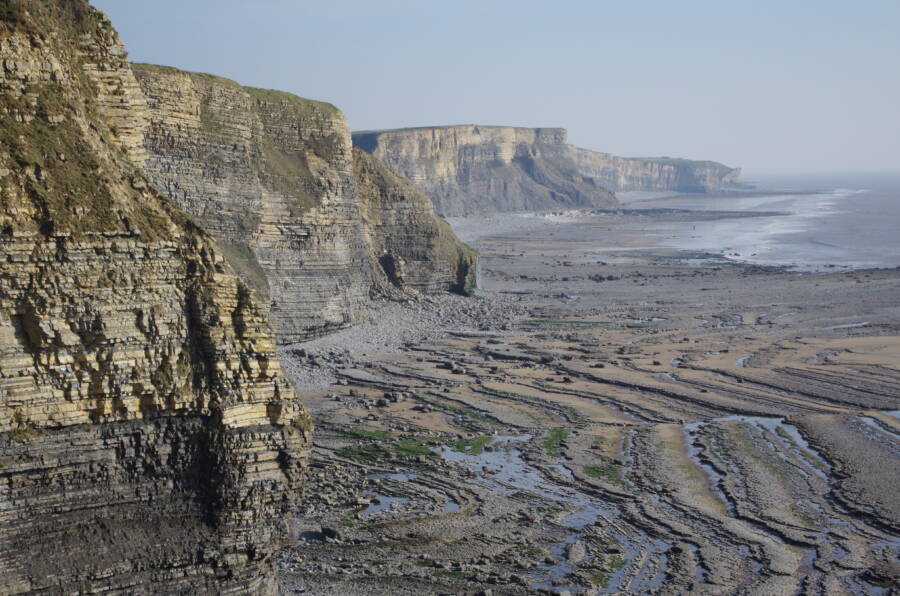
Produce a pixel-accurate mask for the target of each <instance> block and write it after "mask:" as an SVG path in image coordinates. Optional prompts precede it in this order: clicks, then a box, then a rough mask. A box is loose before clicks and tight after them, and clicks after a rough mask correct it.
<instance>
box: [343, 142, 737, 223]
mask: <svg viewBox="0 0 900 596" xmlns="http://www.w3.org/2000/svg"><path fill="white" fill-rule="evenodd" d="M566 137H567V133H566V130H565V129H562V128H513V127H504V126H475V125H461V126H442V127H434V128H411V129H398V130H384V131H367V132H358V133H354V135H353V142H354V143H355V144H356V145H357V146H359V147H360V148H361V149H363V150H365V151H367V152H368V153H371V154H373V155H375V156H376V157H378V158H379V159H381V160H382V161H384V162H385V163H386V164H387V165H388V166H390V167H391V168H393V169H395V170H396V171H397V172H398V173H399V174H401V175H402V176H405V177H407V178H409V179H410V180H412V181H413V182H414V183H415V184H416V185H418V186H419V187H420V188H422V189H423V190H424V191H425V192H427V193H428V195H429V196H430V197H431V199H432V201H433V202H434V205H435V209H436V210H437V212H438V213H440V214H442V215H445V216H458V215H471V214H477V213H491V212H502V211H546V210H553V209H560V208H573V207H599V208H605V209H608V208H615V207H616V206H617V203H616V200H615V198H614V196H613V194H612V193H613V192H615V191H627V190H672V191H679V192H707V191H715V190H719V189H722V188H725V187H728V186H731V185H734V184H736V183H737V181H738V178H739V176H740V170H739V169H734V168H729V167H727V166H724V165H722V164H719V163H716V162H711V161H691V160H682V159H671V158H625V157H616V156H614V155H610V154H608V153H598V152H595V151H589V150H587V149H579V148H577V147H573V146H572V145H569V144H568V143H567V142H566Z"/></svg>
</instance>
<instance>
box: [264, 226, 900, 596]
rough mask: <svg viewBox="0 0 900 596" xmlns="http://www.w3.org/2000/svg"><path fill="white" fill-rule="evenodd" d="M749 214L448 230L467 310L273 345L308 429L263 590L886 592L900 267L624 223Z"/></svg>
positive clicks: (442, 303) (892, 561)
mask: <svg viewBox="0 0 900 596" xmlns="http://www.w3.org/2000/svg"><path fill="white" fill-rule="evenodd" d="M766 216H769V217H772V215H771V214H767V213H763V214H756V215H754V214H748V213H746V212H742V213H723V212H702V213H701V212H685V211H676V210H669V211H666V210H656V209H654V210H648V211H629V210H624V211H623V212H619V213H610V212H590V211H580V212H565V213H563V212H559V213H557V214H543V215H535V214H520V215H511V214H503V215H496V216H484V217H475V218H460V219H452V220H451V222H452V223H453V225H454V229H455V231H456V232H457V234H458V235H459V236H460V238H461V239H463V240H465V241H467V242H469V243H470V244H472V245H473V246H475V247H476V248H477V249H478V250H479V258H480V272H479V273H480V275H479V279H480V284H481V289H480V290H479V291H478V293H477V295H476V296H475V297H474V298H472V299H468V300H467V299H464V298H459V297H439V298H429V299H426V300H424V301H420V302H415V303H411V304H406V305H400V304H392V305H389V306H386V307H384V308H383V309H382V310H381V311H379V313H378V315H377V316H374V317H373V318H372V319H371V320H370V322H368V323H366V324H365V325H362V326H358V327H355V328H353V329H351V330H348V331H344V332H341V333H340V334H336V335H332V336H329V337H327V338H324V339H323V340H317V341H315V342H310V343H307V344H298V345H292V346H286V347H284V348H283V349H282V351H281V354H280V356H281V359H282V361H283V362H284V366H285V369H286V371H287V374H288V375H289V376H290V377H291V378H292V380H294V381H295V383H297V386H298V388H299V389H300V390H301V391H303V390H308V391H310V393H309V395H310V396H311V397H310V398H309V399H308V400H307V402H306V403H307V404H308V406H309V408H310V410H311V412H312V415H313V417H314V419H315V420H316V426H317V434H316V437H315V441H314V450H313V455H312V464H311V468H310V476H309V481H308V482H309V491H310V498H309V499H307V500H305V501H304V505H303V507H302V509H301V510H300V512H298V515H297V517H296V520H295V521H296V523H297V535H298V536H299V539H298V543H297V544H296V545H295V546H294V547H292V548H290V549H288V550H286V551H284V552H283V553H282V555H281V558H280V563H279V580H280V582H281V586H282V589H283V590H284V591H285V592H286V593H303V594H306V593H309V594H363V593H369V594H371V593H386V592H388V591H390V592H391V593H398V594H422V593H435V594H532V593H571V594H596V593H610V592H624V593H674V592H689V593H704V594H716V593H723V594H724V593H734V592H735V590H737V591H739V592H741V593H750V594H772V593H780V594H781V593H806V594H815V593H828V594H838V593H862V594H886V593H889V591H890V590H891V589H892V586H894V585H896V582H897V581H898V578H900V575H898V574H900V568H898V565H897V552H898V547H900V541H898V539H897V530H898V527H900V519H898V517H897V512H898V511H900V503H898V501H897V495H896V491H895V490H894V488H895V487H896V486H897V485H898V480H900V478H898V472H897V467H896V465H895V462H896V459H895V458H896V457H897V455H898V452H897V439H898V433H900V420H898V418H897V412H896V410H897V409H898V408H900V391H898V386H900V385H898V381H900V371H898V370H897V367H896V363H897V357H898V353H900V334H898V331H900V317H898V311H897V305H896V296H897V291H898V285H900V270H898V269H880V270H849V271H840V272H831V273H816V274H811V273H804V272H796V271H792V270H790V269H787V268H784V267H764V266H758V265H753V264H742V263H737V262H732V261H729V260H727V259H725V258H724V257H723V255H721V254H712V253H696V254H695V253H690V252H684V251H676V250H668V249H660V248H658V247H657V248H652V247H649V246H650V242H648V241H647V239H644V240H643V242H641V241H639V240H636V236H635V234H634V233H633V229H634V226H642V225H646V224H648V222H649V223H652V224H654V225H661V224H667V223H672V222H681V223H683V222H691V221H693V222H695V224H700V223H702V222H708V221H710V220H711V219H714V218H734V217H740V218H746V217H766ZM601 235H602V244H603V246H605V247H607V248H609V250H604V251H601V252H602V256H598V255H599V253H598V251H597V248H598V244H597V242H598V241H597V239H598V237H600V236H601ZM642 244H643V246H642ZM610 247H611V248H610ZM616 247H619V248H620V250H618V251H617V250H616ZM626 248H627V249H628V250H625V249H626ZM603 259H605V260H603Z"/></svg>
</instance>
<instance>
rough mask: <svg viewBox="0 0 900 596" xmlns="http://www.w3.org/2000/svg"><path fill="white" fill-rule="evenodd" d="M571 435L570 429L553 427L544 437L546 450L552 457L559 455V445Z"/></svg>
mask: <svg viewBox="0 0 900 596" xmlns="http://www.w3.org/2000/svg"><path fill="white" fill-rule="evenodd" d="M568 436H569V431H568V429H565V428H551V429H550V432H549V433H547V436H546V437H545V438H544V451H546V452H547V455H549V456H550V457H559V446H560V444H561V443H562V442H563V441H565V440H566V438H568Z"/></svg>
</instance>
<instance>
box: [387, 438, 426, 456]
mask: <svg viewBox="0 0 900 596" xmlns="http://www.w3.org/2000/svg"><path fill="white" fill-rule="evenodd" d="M426 442H427V439H401V440H399V441H397V442H396V443H388V447H390V448H391V450H393V451H394V452H395V453H398V454H400V455H409V456H419V455H424V456H425V457H437V455H436V454H434V453H433V452H432V451H431V449H430V448H429V447H428V445H426Z"/></svg>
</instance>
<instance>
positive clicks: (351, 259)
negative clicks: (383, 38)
mask: <svg viewBox="0 0 900 596" xmlns="http://www.w3.org/2000/svg"><path fill="white" fill-rule="evenodd" d="M134 68H135V73H136V74H137V78H138V80H139V82H140V86H141V88H142V89H143V92H144V94H145V96H146V97H147V102H148V105H149V121H150V126H149V129H148V131H147V133H146V135H145V139H146V142H145V147H146V151H147V153H148V154H149V158H148V159H147V160H146V162H145V164H144V166H145V169H146V170H147V171H148V172H150V174H151V176H152V177H153V179H154V182H155V183H156V185H157V186H158V187H159V188H160V189H161V190H162V191H163V192H164V193H165V194H166V195H167V196H169V197H170V198H171V199H172V200H173V201H175V202H176V203H178V204H179V205H180V206H181V207H182V208H184V209H185V210H186V211H187V212H188V213H189V214H191V215H192V216H193V217H194V218H195V219H196V220H197V221H198V222H200V223H201V224H202V225H203V226H204V228H205V229H207V230H209V231H210V232H211V233H212V234H213V235H214V236H215V237H216V238H217V240H218V241H219V243H220V245H221V246H222V249H223V250H224V252H225V254H226V257H227V258H228V260H229V261H230V262H231V263H232V264H233V265H234V266H235V268H236V269H237V271H238V273H239V274H240V275H241V276H242V278H243V279H244V280H245V281H246V282H247V283H248V284H250V285H251V286H252V287H253V288H254V289H255V291H256V293H257V295H258V296H260V299H261V300H263V301H265V302H267V303H268V304H269V312H270V317H271V321H272V325H273V327H274V328H275V330H276V333H277V337H278V341H279V342H282V343H292V342H296V341H300V340H303V339H307V338H310V337H314V336H317V335H321V334H323V333H326V332H329V331H333V330H336V329H340V328H343V327H346V326H348V325H350V324H352V323H354V322H356V321H358V320H360V319H361V318H362V317H363V316H364V315H365V313H366V312H367V308H368V306H369V304H370V299H371V298H372V297H373V296H387V297H394V298H396V297H401V298H402V297H406V296H409V295H410V294H411V293H412V294H415V293H416V292H419V291H424V292H437V291H447V290H454V289H457V288H459V287H464V286H465V282H463V283H462V284H460V283H459V278H466V277H467V275H468V272H469V271H470V270H471V272H472V273H471V277H472V278H474V253H473V252H472V251H470V250H468V249H467V248H466V247H464V245H462V244H461V243H460V242H459V241H458V240H457V239H456V237H455V236H454V235H453V233H452V231H450V229H449V227H448V226H447V225H446V224H445V223H444V222H442V221H440V220H439V219H438V218H437V217H436V216H435V215H434V211H433V209H432V208H431V205H430V204H429V202H428V201H423V200H421V197H420V196H419V195H418V194H415V192H414V191H415V189H414V188H413V187H411V186H410V185H408V184H404V183H403V181H402V180H400V179H399V178H398V177H397V176H396V175H394V174H393V173H390V172H388V171H387V169H386V168H384V167H383V166H381V165H380V164H377V163H375V160H374V159H371V158H370V159H366V158H363V157H356V158H354V155H353V151H352V143H351V138H350V130H349V128H348V126H347V122H346V120H345V119H344V116H343V115H342V114H341V113H340V111H339V110H338V109H337V108H335V107H334V106H332V105H330V104H326V103H322V102H318V101H313V100H309V99H303V98H300V97H296V96H294V95H291V94H289V93H283V92H280V91H269V90H263V89H254V88H248V87H242V86H240V85H238V84H237V83H235V82H233V81H229V80H227V79H223V78H220V77H215V76H212V75H205V74H197V73H188V72H184V71H180V70H177V69H173V68H168V67H159V66H150V65H135V67H134ZM357 175H361V176H362V179H361V180H360V182H359V183H357V178H356V176H357ZM381 184H386V185H387V186H384V187H381V186H379V185H381Z"/></svg>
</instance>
